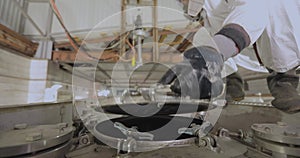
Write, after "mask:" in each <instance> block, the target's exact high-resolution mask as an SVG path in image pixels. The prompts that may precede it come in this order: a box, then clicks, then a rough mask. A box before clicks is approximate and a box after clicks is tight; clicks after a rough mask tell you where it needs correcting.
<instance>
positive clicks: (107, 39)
mask: <svg viewBox="0 0 300 158" xmlns="http://www.w3.org/2000/svg"><path fill="white" fill-rule="evenodd" d="M198 29H199V28H194V29H172V30H160V31H158V35H160V36H162V35H170V34H185V33H190V32H197V31H198ZM149 33H150V35H151V36H152V34H153V31H152V30H151V31H149ZM119 38H120V37H119V36H118V35H114V36H107V37H102V38H95V39H87V40H78V41H77V43H78V44H82V43H83V42H84V43H101V42H111V41H113V40H118V39H119ZM70 47H71V45H70V43H69V42H61V43H54V48H55V49H60V48H70Z"/></svg>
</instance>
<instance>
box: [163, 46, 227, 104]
mask: <svg viewBox="0 0 300 158" xmlns="http://www.w3.org/2000/svg"><path fill="white" fill-rule="evenodd" d="M223 63H224V60H223V58H222V56H221V54H219V53H218V52H217V51H216V50H215V49H213V48H211V47H206V46H201V47H194V48H191V49H189V50H187V51H186V52H184V60H183V61H182V62H181V63H178V64H176V65H175V66H173V67H172V68H171V69H170V70H168V71H167V72H166V73H165V74H164V76H163V77H162V78H161V79H160V80H159V83H160V84H164V85H166V84H171V83H173V84H172V85H171V90H172V91H173V92H175V93H178V94H180V95H181V96H190V98H192V99H210V98H211V97H216V96H218V95H220V94H221V93H222V90H223V88H224V87H223V80H222V79H221V70H222V67H223Z"/></svg>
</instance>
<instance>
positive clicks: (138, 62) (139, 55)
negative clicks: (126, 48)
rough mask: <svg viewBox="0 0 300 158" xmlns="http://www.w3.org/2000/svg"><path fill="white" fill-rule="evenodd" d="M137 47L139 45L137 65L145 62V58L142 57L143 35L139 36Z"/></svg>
mask: <svg viewBox="0 0 300 158" xmlns="http://www.w3.org/2000/svg"><path fill="white" fill-rule="evenodd" d="M137 40H138V41H137V42H138V43H137V47H138V60H137V66H140V65H142V64H143V58H142V37H141V36H139V35H138V36H137Z"/></svg>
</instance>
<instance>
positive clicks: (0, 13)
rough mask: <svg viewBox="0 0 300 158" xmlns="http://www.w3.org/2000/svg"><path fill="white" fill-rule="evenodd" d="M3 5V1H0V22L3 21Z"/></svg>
mask: <svg viewBox="0 0 300 158" xmlns="http://www.w3.org/2000/svg"><path fill="white" fill-rule="evenodd" d="M4 3H5V0H0V20H3V10H4Z"/></svg>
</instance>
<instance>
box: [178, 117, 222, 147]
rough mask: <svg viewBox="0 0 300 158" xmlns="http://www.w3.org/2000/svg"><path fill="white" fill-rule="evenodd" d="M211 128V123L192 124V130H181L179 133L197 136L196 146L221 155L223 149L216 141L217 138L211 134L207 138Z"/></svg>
mask: <svg viewBox="0 0 300 158" xmlns="http://www.w3.org/2000/svg"><path fill="white" fill-rule="evenodd" d="M211 128H212V125H211V123H209V122H204V123H203V124H202V125H196V124H192V125H191V127H190V128H186V127H184V128H180V129H178V133H179V134H188V135H194V136H197V137H198V142H196V144H197V145H198V146H199V147H205V148H207V149H209V150H211V151H213V152H217V153H219V152H220V151H221V148H220V147H219V145H218V143H217V141H216V140H217V139H216V137H215V136H213V135H210V134H209V135H207V136H206V134H205V133H208V132H209V131H210V130H211Z"/></svg>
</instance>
